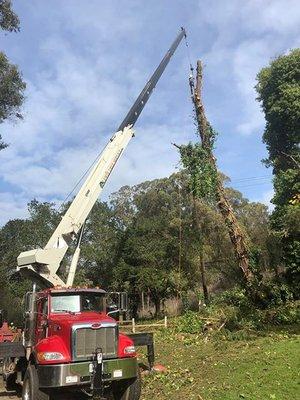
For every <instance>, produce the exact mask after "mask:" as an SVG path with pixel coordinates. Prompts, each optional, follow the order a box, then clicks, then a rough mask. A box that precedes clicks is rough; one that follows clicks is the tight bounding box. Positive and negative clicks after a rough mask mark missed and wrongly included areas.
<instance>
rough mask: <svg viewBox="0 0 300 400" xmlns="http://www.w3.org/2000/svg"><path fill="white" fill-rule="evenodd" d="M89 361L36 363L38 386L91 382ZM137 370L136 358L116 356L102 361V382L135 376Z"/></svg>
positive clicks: (85, 383) (47, 386)
mask: <svg viewBox="0 0 300 400" xmlns="http://www.w3.org/2000/svg"><path fill="white" fill-rule="evenodd" d="M90 364H91V362H90V361H84V362H77V363H71V364H56V365H38V367H37V370H38V376H39V386H40V387H41V388H55V387H63V386H77V385H81V386H84V385H87V384H90V383H91V373H90ZM137 372H138V364H137V359H136V358H118V359H114V360H104V361H103V375H102V380H103V381H104V382H109V381H116V380H121V379H130V378H135V377H136V376H137Z"/></svg>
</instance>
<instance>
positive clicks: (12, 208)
mask: <svg viewBox="0 0 300 400" xmlns="http://www.w3.org/2000/svg"><path fill="white" fill-rule="evenodd" d="M26 215H27V207H26V199H25V198H24V197H22V196H20V195H14V194H13V193H10V192H0V226H1V225H3V224H4V223H5V222H7V220H8V216H9V219H16V218H24V217H25V216H26Z"/></svg>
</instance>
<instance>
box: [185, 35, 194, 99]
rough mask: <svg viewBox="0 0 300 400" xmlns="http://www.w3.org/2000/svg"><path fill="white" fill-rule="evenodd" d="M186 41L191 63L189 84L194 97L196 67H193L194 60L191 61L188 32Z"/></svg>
mask: <svg viewBox="0 0 300 400" xmlns="http://www.w3.org/2000/svg"><path fill="white" fill-rule="evenodd" d="M184 42H185V48H186V54H187V58H188V63H189V69H190V74H189V85H190V90H191V96H192V97H193V96H194V89H195V77H194V67H193V65H192V61H191V54H190V47H189V43H188V40H187V35H186V34H185V35H184Z"/></svg>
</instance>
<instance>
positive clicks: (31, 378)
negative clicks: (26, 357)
mask: <svg viewBox="0 0 300 400" xmlns="http://www.w3.org/2000/svg"><path fill="white" fill-rule="evenodd" d="M22 400H50V397H49V395H48V394H47V393H45V392H42V391H41V390H40V389H39V378H38V374H37V370H36V368H35V366H34V365H32V364H29V365H28V367H27V370H26V372H25V376H24V381H23V389H22Z"/></svg>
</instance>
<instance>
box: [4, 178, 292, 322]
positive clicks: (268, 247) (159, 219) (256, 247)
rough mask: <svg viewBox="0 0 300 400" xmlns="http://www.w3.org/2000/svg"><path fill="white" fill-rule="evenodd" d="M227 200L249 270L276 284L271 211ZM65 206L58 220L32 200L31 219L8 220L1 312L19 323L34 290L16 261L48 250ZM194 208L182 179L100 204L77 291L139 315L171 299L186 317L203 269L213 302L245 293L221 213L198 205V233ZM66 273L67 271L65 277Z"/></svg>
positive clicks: (49, 206)
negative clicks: (145, 305) (108, 298)
mask: <svg viewBox="0 0 300 400" xmlns="http://www.w3.org/2000/svg"><path fill="white" fill-rule="evenodd" d="M226 192H227V196H228V198H229V199H230V202H231V204H232V207H233V208H234V211H235V213H236V215H237V217H238V219H239V222H240V224H241V226H242V228H243V230H244V231H245V233H246V235H247V240H248V245H249V248H250V249H251V254H252V260H251V262H252V267H253V268H254V269H255V268H256V269H259V273H260V275H261V278H262V279H263V280H265V281H268V280H270V279H272V278H273V277H274V276H278V275H279V274H280V272H281V269H282V265H281V264H280V263H278V261H277V260H278V259H279V258H278V257H279V255H278V251H279V249H278V246H277V243H276V238H274V236H273V235H272V233H271V232H270V230H269V215H268V210H267V207H266V206H265V205H263V204H261V203H254V202H250V201H248V200H247V199H246V198H244V197H243V195H242V194H241V193H240V192H239V191H237V190H234V189H233V188H227V189H226ZM67 206H68V205H67V204H66V205H65V206H64V207H63V208H62V209H61V211H60V212H59V211H57V209H56V208H55V205H54V204H53V203H40V202H38V201H36V200H33V201H32V202H31V203H30V204H29V205H28V209H29V218H28V219H16V220H11V221H9V222H7V223H6V225H4V226H3V227H2V228H1V230H0V243H1V247H0V279H1V282H2V286H1V298H0V308H5V309H7V310H8V311H9V314H10V315H9V317H10V319H13V320H15V321H16V322H18V323H19V322H20V321H21V300H22V296H23V294H24V293H25V292H26V291H27V290H30V287H31V284H30V282H29V281H26V280H24V279H23V278H21V277H20V276H19V274H17V273H16V272H15V271H16V256H17V255H18V254H19V253H20V252H21V251H24V250H28V249H32V248H36V247H43V246H44V245H45V243H46V242H47V240H48V238H49V237H50V235H51V233H52V231H53V230H54V228H55V226H56V225H57V224H58V222H59V220H60V216H61V214H62V213H63V212H64V210H65V208H66V207H67ZM194 206H195V204H194V202H193V201H192V199H191V195H190V192H189V190H188V185H187V176H186V174H185V172H184V171H182V172H179V173H176V174H173V175H171V176H170V177H169V178H164V179H156V180H153V181H147V182H143V183H141V184H138V185H135V186H132V187H129V186H124V187H122V188H121V189H120V190H119V191H118V192H116V193H114V194H113V195H112V196H111V199H110V202H109V203H106V202H97V203H96V205H95V207H94V209H93V211H92V213H91V215H90V217H89V219H88V221H87V223H86V226H85V232H84V237H83V242H82V253H81V261H80V267H79V270H78V273H77V277H76V284H80V285H83V284H87V285H91V284H92V285H96V286H101V287H102V288H105V289H107V290H111V289H112V290H126V291H128V293H129V295H130V299H131V311H132V313H133V314H134V315H136V314H137V312H138V309H140V308H141V305H142V300H144V302H149V301H150V303H151V305H152V306H153V312H154V313H155V314H159V313H160V312H161V311H162V308H163V307H164V302H165V300H167V299H170V298H173V299H177V300H178V299H179V300H180V301H179V304H180V308H181V309H182V308H191V307H193V306H194V307H195V306H196V305H197V301H198V300H201V298H202V277H201V263H202V262H203V263H204V264H205V267H206V268H205V269H206V275H207V276H206V280H207V285H208V290H209V293H210V294H214V293H220V292H221V291H224V290H228V289H231V288H234V287H236V286H239V285H240V286H241V282H242V277H241V273H240V270H239V268H238V266H237V262H236V260H235V257H234V255H233V251H232V245H231V243H230V240H229V236H228V233H227V229H226V227H225V225H224V222H223V219H222V217H221V215H220V213H219V212H218V210H217V207H216V205H215V204H213V203H209V202H204V201H197V203H196V207H197V211H198V213H197V214H198V218H199V224H200V225H199V224H198V227H197V228H195V226H194V225H193V223H192V221H193V207H194ZM199 226H200V229H199ZM66 268H67V266H66V265H64V266H62V268H61V271H60V272H61V274H62V276H63V275H64V273H65V271H66ZM286 291H287V290H286ZM286 295H288V294H286ZM146 299H147V301H146ZM195 303H196V304H195ZM177 311H180V309H178V310H177Z"/></svg>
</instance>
